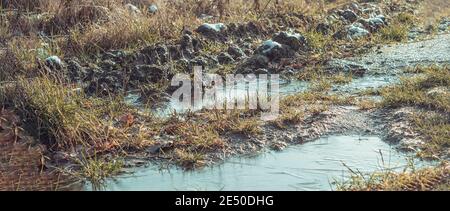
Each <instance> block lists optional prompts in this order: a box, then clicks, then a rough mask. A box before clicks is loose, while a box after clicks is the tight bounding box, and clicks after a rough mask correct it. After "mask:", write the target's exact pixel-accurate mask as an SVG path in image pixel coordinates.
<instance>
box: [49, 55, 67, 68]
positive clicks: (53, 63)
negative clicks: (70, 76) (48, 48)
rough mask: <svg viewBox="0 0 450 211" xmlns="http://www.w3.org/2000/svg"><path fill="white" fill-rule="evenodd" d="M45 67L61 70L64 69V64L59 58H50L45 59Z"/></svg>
mask: <svg viewBox="0 0 450 211" xmlns="http://www.w3.org/2000/svg"><path fill="white" fill-rule="evenodd" d="M45 65H46V66H47V67H49V68H50V69H57V70H60V69H62V68H63V66H64V64H63V62H62V60H61V59H60V58H59V57H58V56H50V57H48V58H46V59H45Z"/></svg>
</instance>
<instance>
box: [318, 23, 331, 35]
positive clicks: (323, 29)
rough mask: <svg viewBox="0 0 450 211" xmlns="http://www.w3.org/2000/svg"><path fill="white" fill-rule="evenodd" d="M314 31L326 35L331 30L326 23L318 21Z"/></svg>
mask: <svg viewBox="0 0 450 211" xmlns="http://www.w3.org/2000/svg"><path fill="white" fill-rule="evenodd" d="M316 32H319V33H321V34H323V35H328V34H329V33H330V32H331V26H330V25H329V24H327V23H319V24H318V25H317V27H316Z"/></svg>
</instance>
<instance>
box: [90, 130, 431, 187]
mask: <svg viewBox="0 0 450 211" xmlns="http://www.w3.org/2000/svg"><path fill="white" fill-rule="evenodd" d="M408 159H410V158H408V156H407V155H405V154H403V153H400V152H398V151H397V150H395V149H394V148H392V147H391V146H389V145H388V144H387V143H385V142H383V141H382V140H381V139H380V138H378V137H376V136H357V135H355V136H329V137H324V138H320V139H319V140H317V141H314V142H310V143H307V144H304V145H297V146H292V147H289V148H288V149H286V150H284V151H282V152H273V151H270V152H267V153H262V154H260V155H255V156H248V157H239V158H234V159H231V160H229V161H226V162H225V163H223V164H222V165H217V166H214V167H208V168H205V169H202V170H198V171H187V172H186V171H183V170H181V169H175V168H173V169H169V170H160V168H159V166H157V165H150V166H149V167H147V168H141V169H137V170H136V172H135V173H134V174H133V175H124V176H121V177H118V178H115V179H114V180H109V181H108V182H107V183H106V186H105V187H104V188H103V189H104V190H234V191H239V190H242V191H244V190H281V191H288V190H332V188H333V185H332V183H333V182H334V181H342V180H343V179H345V178H347V177H348V176H349V173H348V168H347V167H349V168H351V169H353V170H359V171H361V172H372V171H375V170H380V169H386V168H390V169H395V170H397V171H402V170H403V169H404V168H405V167H406V165H408ZM415 162H416V165H417V166H421V165H423V164H424V163H422V162H419V161H417V160H416V161H415ZM344 164H345V165H344ZM346 166H347V167H346ZM87 189H91V187H90V186H88V187H87Z"/></svg>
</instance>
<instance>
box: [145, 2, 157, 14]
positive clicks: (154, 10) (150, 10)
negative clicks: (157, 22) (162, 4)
mask: <svg viewBox="0 0 450 211" xmlns="http://www.w3.org/2000/svg"><path fill="white" fill-rule="evenodd" d="M147 11H148V13H150V14H155V13H157V12H158V6H156V4H152V5H150V6H149V7H148V8H147Z"/></svg>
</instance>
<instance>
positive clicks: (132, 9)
mask: <svg viewBox="0 0 450 211" xmlns="http://www.w3.org/2000/svg"><path fill="white" fill-rule="evenodd" d="M125 8H126V9H127V10H128V12H129V13H130V14H132V15H139V14H141V10H139V8H138V7H136V6H134V5H133V4H126V5H125Z"/></svg>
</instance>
